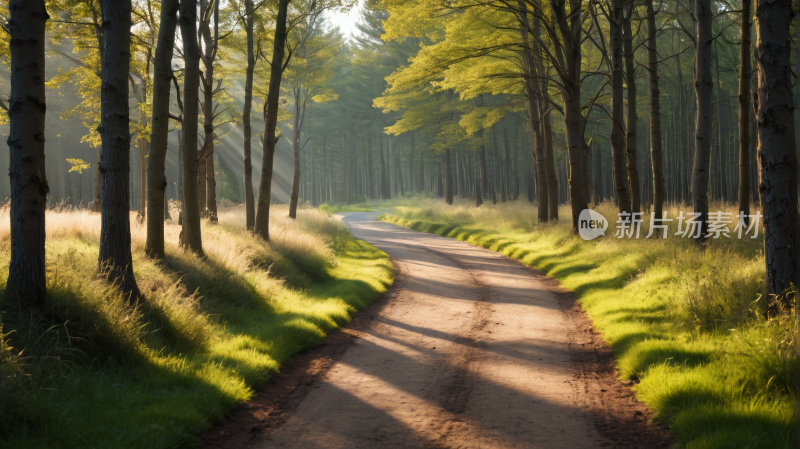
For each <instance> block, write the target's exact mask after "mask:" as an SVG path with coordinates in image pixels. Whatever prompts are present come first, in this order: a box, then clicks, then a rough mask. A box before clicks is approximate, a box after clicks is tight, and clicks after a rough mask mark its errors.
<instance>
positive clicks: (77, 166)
mask: <svg viewBox="0 0 800 449" xmlns="http://www.w3.org/2000/svg"><path fill="white" fill-rule="evenodd" d="M67 162H69V163H70V164H71V165H72V167H70V168H69V171H71V172H73V171H74V172H78V173H79V174H80V173H83V171H84V170H87V169H89V167H91V166H92V164H90V163H88V162H86V161H84V160H83V159H78V158H68V159H67Z"/></svg>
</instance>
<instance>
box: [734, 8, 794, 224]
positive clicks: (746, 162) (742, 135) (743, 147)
mask: <svg viewBox="0 0 800 449" xmlns="http://www.w3.org/2000/svg"><path fill="white" fill-rule="evenodd" d="M740 19H741V22H742V43H741V46H740V48H739V49H740V53H739V58H740V61H741V62H740V63H739V211H740V212H741V213H742V215H744V221H745V223H746V224H747V225H749V224H750V217H749V215H750V27H751V23H750V20H751V19H750V0H743V1H742V13H741V17H740ZM798 29H800V27H798ZM795 89H796V88H795Z"/></svg>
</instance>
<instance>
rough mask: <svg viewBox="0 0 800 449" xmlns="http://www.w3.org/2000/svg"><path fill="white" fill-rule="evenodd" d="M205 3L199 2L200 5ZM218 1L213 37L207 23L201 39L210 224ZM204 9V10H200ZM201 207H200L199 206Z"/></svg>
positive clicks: (214, 190) (214, 214)
mask: <svg viewBox="0 0 800 449" xmlns="http://www.w3.org/2000/svg"><path fill="white" fill-rule="evenodd" d="M203 3H205V1H201V4H203ZM219 4H220V2H219V1H215V2H214V37H213V38H212V37H211V27H210V24H209V23H208V22H207V23H206V25H205V32H204V33H203V39H204V41H205V54H204V55H203V58H202V59H203V66H204V67H205V68H206V72H205V77H204V81H205V82H204V85H203V94H204V95H203V97H204V98H203V106H204V110H203V131H204V132H205V138H206V140H207V142H208V143H207V145H206V154H205V157H203V158H202V159H203V160H202V163H204V165H205V169H204V170H203V171H201V173H200V174H201V175H204V179H201V180H200V181H201V182H203V181H204V182H205V186H204V187H205V189H204V192H205V200H206V201H205V209H206V214H207V216H208V218H209V220H210V221H211V223H216V222H217V180H216V176H215V175H216V173H215V172H214V139H215V138H216V135H215V134H214V61H215V60H216V57H217V47H218V45H219ZM201 9H204V8H201ZM201 207H202V205H201Z"/></svg>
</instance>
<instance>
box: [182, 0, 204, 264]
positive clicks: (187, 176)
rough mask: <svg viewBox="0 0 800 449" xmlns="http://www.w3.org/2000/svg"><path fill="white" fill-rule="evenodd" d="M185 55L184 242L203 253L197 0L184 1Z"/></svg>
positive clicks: (185, 246) (190, 248)
mask: <svg viewBox="0 0 800 449" xmlns="http://www.w3.org/2000/svg"><path fill="white" fill-rule="evenodd" d="M178 23H179V24H180V27H181V38H182V41H183V55H184V81H183V108H184V109H183V130H182V131H183V158H182V163H183V173H182V178H183V211H182V212H183V220H182V221H183V229H182V231H181V245H182V246H183V247H184V248H185V249H189V250H191V251H193V252H195V253H196V254H198V255H203V240H202V236H201V234H200V201H199V199H198V193H197V179H198V175H197V171H198V168H197V166H198V161H197V117H198V113H199V110H198V104H197V103H198V98H199V95H200V93H199V92H198V90H199V87H200V48H199V47H198V45H197V0H181V8H180V17H179V22H178Z"/></svg>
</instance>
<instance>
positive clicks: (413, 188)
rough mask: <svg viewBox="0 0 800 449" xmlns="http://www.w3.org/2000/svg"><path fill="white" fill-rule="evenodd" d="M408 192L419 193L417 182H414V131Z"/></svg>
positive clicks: (409, 158)
mask: <svg viewBox="0 0 800 449" xmlns="http://www.w3.org/2000/svg"><path fill="white" fill-rule="evenodd" d="M408 190H409V192H411V193H413V192H416V191H417V186H416V182H414V131H411V149H410V151H409V156H408Z"/></svg>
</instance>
